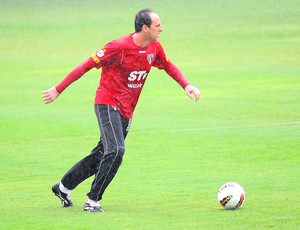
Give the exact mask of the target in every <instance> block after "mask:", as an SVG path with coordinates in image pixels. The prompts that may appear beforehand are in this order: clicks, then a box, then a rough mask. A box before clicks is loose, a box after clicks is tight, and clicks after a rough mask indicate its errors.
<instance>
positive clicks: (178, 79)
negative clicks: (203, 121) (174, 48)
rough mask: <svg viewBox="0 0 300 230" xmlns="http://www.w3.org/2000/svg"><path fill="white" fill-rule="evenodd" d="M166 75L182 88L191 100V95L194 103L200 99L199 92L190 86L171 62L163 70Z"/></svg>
mask: <svg viewBox="0 0 300 230" xmlns="http://www.w3.org/2000/svg"><path fill="white" fill-rule="evenodd" d="M165 71H166V73H167V74H168V75H169V76H171V77H172V78H173V79H174V80H175V81H176V82H178V84H179V85H181V87H182V88H184V90H185V92H186V95H187V96H188V97H189V98H190V99H193V95H194V97H195V101H199V99H200V91H199V90H198V89H197V88H196V87H195V86H192V85H191V84H190V83H189V82H188V80H187V79H186V78H185V77H184V76H183V74H182V73H181V72H180V70H179V69H178V67H177V66H175V65H174V64H173V63H172V62H169V65H168V66H167V68H165Z"/></svg>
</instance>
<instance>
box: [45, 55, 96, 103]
mask: <svg viewBox="0 0 300 230" xmlns="http://www.w3.org/2000/svg"><path fill="white" fill-rule="evenodd" d="M94 67H96V63H95V62H94V60H93V59H92V58H89V59H87V60H86V61H84V62H82V63H80V64H79V65H78V66H76V67H75V69H73V70H72V71H71V72H70V73H69V74H68V75H67V76H66V77H65V78H64V79H63V80H62V81H61V82H60V83H59V84H58V85H57V86H54V87H52V88H50V89H48V90H45V91H43V92H42V95H43V101H44V103H45V104H49V103H51V102H52V101H54V100H55V99H56V98H57V97H58V96H59V95H60V94H61V93H62V92H63V91H64V90H65V89H66V88H67V87H68V86H69V85H70V84H72V83H73V82H74V81H76V80H78V79H79V78H81V77H82V76H83V75H84V74H85V73H86V72H88V71H89V70H91V69H92V68H94Z"/></svg>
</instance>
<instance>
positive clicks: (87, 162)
mask: <svg viewBox="0 0 300 230" xmlns="http://www.w3.org/2000/svg"><path fill="white" fill-rule="evenodd" d="M102 156H103V144H102V140H100V141H99V142H98V145H97V146H96V147H95V148H94V149H93V150H92V152H91V154H90V155H88V156H86V157H85V158H83V159H82V160H81V161H79V162H77V163H76V164H75V165H74V166H73V167H72V168H71V169H70V170H69V171H68V172H67V173H66V174H65V175H64V176H63V178H62V180H61V182H62V184H63V185H64V186H65V187H66V188H67V189H69V190H73V189H74V188H76V187H77V185H79V184H80V183H81V182H83V181H84V180H85V179H87V178H89V177H90V176H92V175H95V173H96V172H97V171H98V166H99V164H100V161H101V158H102Z"/></svg>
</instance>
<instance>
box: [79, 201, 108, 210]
mask: <svg viewBox="0 0 300 230" xmlns="http://www.w3.org/2000/svg"><path fill="white" fill-rule="evenodd" d="M83 210H84V211H87V212H104V210H103V209H102V207H101V206H91V204H90V203H88V202H87V201H86V202H85V203H84V206H83Z"/></svg>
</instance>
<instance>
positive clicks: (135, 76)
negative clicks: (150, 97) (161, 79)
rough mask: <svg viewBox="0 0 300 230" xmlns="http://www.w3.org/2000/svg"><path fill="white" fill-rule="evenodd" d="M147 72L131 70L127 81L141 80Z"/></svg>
mask: <svg viewBox="0 0 300 230" xmlns="http://www.w3.org/2000/svg"><path fill="white" fill-rule="evenodd" d="M147 75H148V73H147V71H132V72H131V73H130V74H129V77H128V80H129V81H135V80H137V81H141V80H144V79H145V78H146V77H147Z"/></svg>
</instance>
